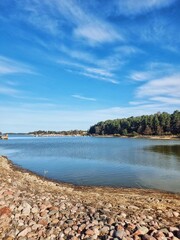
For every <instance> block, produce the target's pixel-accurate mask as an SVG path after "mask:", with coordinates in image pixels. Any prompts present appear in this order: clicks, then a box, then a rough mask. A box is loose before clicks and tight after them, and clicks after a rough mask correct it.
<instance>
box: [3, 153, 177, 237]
mask: <svg viewBox="0 0 180 240" xmlns="http://www.w3.org/2000/svg"><path fill="white" fill-rule="evenodd" d="M0 239H2V240H13V239H17V240H26V239H29V240H38V239H39V240H43V239H47V240H56V239H57V240H58V239H59V240H66V239H72V240H78V239H88V240H93V239H104V240H105V239H115V240H118V239H123V240H131V239H136V240H138V239H143V240H154V239H159V240H161V239H162V240H166V239H173V240H177V239H180V194H171V193H166V192H160V191H154V190H143V189H121V188H120V189H115V188H105V187H104V188H101V187H77V186H73V185H68V184H61V183H56V182H52V181H48V180H46V179H43V178H42V177H39V176H36V175H35V174H32V173H30V172H28V171H25V170H22V169H20V168H17V167H15V166H14V165H13V164H12V163H11V162H10V161H9V160H8V159H7V158H6V157H0Z"/></svg>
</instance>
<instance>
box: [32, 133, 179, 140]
mask: <svg viewBox="0 0 180 240" xmlns="http://www.w3.org/2000/svg"><path fill="white" fill-rule="evenodd" d="M28 135H31V136H34V137H97V138H115V137H116V138H142V139H155V140H158V139H159V140H180V136H178V135H136V136H131V135H127V136H124V135H118V134H115V135H113V134H112V135H96V134H94V135H88V134H87V135H85V134H84V135H80V134H74V135H73V134H72V135H63V134H39V135H37V134H28Z"/></svg>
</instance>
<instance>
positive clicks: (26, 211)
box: [22, 202, 31, 215]
mask: <svg viewBox="0 0 180 240" xmlns="http://www.w3.org/2000/svg"><path fill="white" fill-rule="evenodd" d="M22 206H23V209H22V214H23V215H29V214H30V211H31V206H30V205H29V203H27V202H23V204H22Z"/></svg>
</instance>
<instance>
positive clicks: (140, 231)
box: [133, 227, 149, 236]
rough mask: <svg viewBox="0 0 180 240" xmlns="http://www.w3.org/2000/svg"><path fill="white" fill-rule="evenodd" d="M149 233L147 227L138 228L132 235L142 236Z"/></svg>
mask: <svg viewBox="0 0 180 240" xmlns="http://www.w3.org/2000/svg"><path fill="white" fill-rule="evenodd" d="M148 232H149V229H148V228H147V227H140V228H139V229H138V230H137V231H136V232H135V233H134V234H133V236H139V235H144V234H146V233H148Z"/></svg>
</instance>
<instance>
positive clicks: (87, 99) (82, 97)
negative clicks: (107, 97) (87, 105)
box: [72, 94, 96, 102]
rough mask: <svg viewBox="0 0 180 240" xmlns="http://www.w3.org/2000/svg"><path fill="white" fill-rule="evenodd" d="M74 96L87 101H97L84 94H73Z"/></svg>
mask: <svg viewBox="0 0 180 240" xmlns="http://www.w3.org/2000/svg"><path fill="white" fill-rule="evenodd" d="M72 97H73V98H77V99H80V100H85V101H93V102H94V101H96V99H95V98H90V97H84V96H81V95H78V94H74V95H72Z"/></svg>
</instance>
